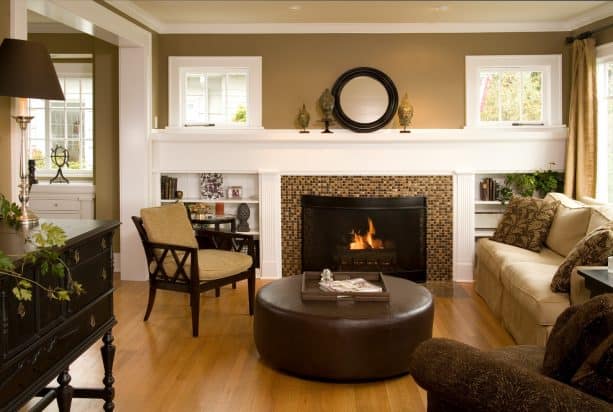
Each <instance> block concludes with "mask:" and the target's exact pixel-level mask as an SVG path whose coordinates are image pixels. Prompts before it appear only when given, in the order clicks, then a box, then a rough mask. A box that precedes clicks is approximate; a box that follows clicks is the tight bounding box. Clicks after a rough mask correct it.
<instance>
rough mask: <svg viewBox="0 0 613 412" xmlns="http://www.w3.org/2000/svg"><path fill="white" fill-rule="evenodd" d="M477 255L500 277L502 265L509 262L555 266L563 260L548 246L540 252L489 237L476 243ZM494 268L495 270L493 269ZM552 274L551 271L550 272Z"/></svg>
mask: <svg viewBox="0 0 613 412" xmlns="http://www.w3.org/2000/svg"><path fill="white" fill-rule="evenodd" d="M477 256H478V257H479V261H480V263H482V264H484V265H486V266H487V267H488V268H489V269H490V271H492V272H494V273H495V274H496V275H497V279H499V278H500V272H501V271H502V269H503V267H504V266H506V265H508V264H509V263H518V262H534V263H543V264H550V265H555V266H556V267H557V266H559V265H560V263H562V261H563V260H564V257H563V256H560V255H558V254H557V253H555V252H554V251H552V250H551V249H548V248H543V249H541V251H540V252H533V251H531V250H527V249H522V248H520V247H517V246H513V245H507V244H506V243H500V242H496V241H493V240H491V239H480V240H479V242H478V244H477ZM494 268H496V270H495V271H494ZM551 274H552V275H553V272H552V273H551Z"/></svg>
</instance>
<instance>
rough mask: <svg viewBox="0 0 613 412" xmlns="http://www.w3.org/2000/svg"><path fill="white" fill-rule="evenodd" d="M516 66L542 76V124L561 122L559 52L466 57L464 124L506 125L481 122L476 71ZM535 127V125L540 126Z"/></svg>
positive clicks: (478, 83)
mask: <svg viewBox="0 0 613 412" xmlns="http://www.w3.org/2000/svg"><path fill="white" fill-rule="evenodd" d="M502 67H518V68H521V69H526V70H537V71H542V72H544V73H545V75H544V76H543V123H544V125H543V126H544V127H558V126H561V125H562V55H561V54H539V55H509V56H466V127H467V128H468V127H480V128H487V127H492V128H500V127H509V126H510V125H509V124H492V125H486V124H483V123H481V121H480V116H479V115H480V112H479V86H480V78H479V72H480V70H481V69H486V68H502ZM543 126H538V127H543Z"/></svg>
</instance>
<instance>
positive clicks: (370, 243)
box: [349, 218, 383, 250]
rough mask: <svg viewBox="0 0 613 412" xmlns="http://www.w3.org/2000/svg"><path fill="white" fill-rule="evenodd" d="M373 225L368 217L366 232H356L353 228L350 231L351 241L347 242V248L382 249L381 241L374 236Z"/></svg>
mask: <svg viewBox="0 0 613 412" xmlns="http://www.w3.org/2000/svg"><path fill="white" fill-rule="evenodd" d="M375 233H376V231H375V225H374V224H373V223H372V220H371V219H370V218H368V232H366V233H365V234H363V235H360V234H359V233H356V231H355V229H354V230H353V232H352V235H353V241H352V242H351V243H350V244H349V249H351V250H358V249H383V241H382V240H381V239H377V238H375Z"/></svg>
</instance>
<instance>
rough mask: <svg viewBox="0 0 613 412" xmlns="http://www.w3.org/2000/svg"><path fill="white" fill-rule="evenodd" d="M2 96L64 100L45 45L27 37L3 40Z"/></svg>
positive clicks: (0, 57) (0, 64) (0, 60)
mask: <svg viewBox="0 0 613 412" xmlns="http://www.w3.org/2000/svg"><path fill="white" fill-rule="evenodd" d="M0 96H11V97H27V98H34V99H47V100H64V93H62V88H61V87H60V82H59V80H58V78H57V74H56V73H55V68H54V67H53V63H52V62H51V57H50V56H49V52H48V51H47V48H46V47H45V46H44V45H42V44H40V43H37V42H34V41H28V40H17V39H4V40H3V41H2V44H1V45H0Z"/></svg>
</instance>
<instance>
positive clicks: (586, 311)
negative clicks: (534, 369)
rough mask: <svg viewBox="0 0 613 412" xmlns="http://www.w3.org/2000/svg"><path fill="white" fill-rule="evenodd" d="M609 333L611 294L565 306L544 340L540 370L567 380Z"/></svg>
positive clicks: (612, 317)
mask: <svg viewBox="0 0 613 412" xmlns="http://www.w3.org/2000/svg"><path fill="white" fill-rule="evenodd" d="M611 334H613V294H611V293H609V294H605V295H599V296H596V297H594V298H592V299H590V300H589V301H587V302H585V303H584V304H582V305H577V306H571V307H569V308H568V309H566V310H565V311H564V312H562V314H561V315H560V316H559V317H558V319H557V320H556V323H555V325H554V327H553V330H552V331H551V335H550V336H549V340H548V341H547V345H546V347H545V357H544V359H543V373H544V374H545V375H547V376H549V377H551V378H554V379H556V380H559V381H561V382H564V383H569V384H570V383H571V380H572V378H573V376H574V375H575V374H576V373H577V371H578V370H579V368H580V367H581V365H583V364H584V363H585V362H586V360H587V359H588V358H589V357H590V356H591V355H592V354H593V353H594V351H597V350H598V348H599V346H600V345H601V344H603V342H605V341H606V340H607V339H609V337H610V336H611ZM600 350H602V349H600ZM579 389H582V390H585V388H582V387H579Z"/></svg>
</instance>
